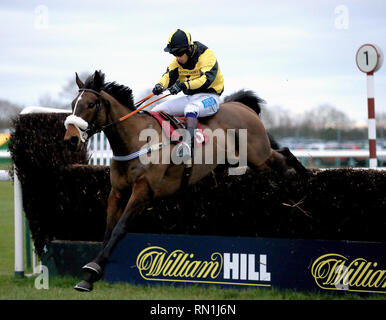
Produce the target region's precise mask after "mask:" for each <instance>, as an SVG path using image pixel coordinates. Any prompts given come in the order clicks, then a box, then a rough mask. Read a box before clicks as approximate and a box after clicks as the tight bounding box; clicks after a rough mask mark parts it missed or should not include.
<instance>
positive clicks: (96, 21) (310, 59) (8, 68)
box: [0, 0, 386, 121]
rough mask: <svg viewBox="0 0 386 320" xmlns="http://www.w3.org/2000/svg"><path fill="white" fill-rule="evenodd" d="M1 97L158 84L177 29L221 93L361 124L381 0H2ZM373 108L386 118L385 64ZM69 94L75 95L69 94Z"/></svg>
mask: <svg viewBox="0 0 386 320" xmlns="http://www.w3.org/2000/svg"><path fill="white" fill-rule="evenodd" d="M0 26H1V28H0V39H1V50H0V99H6V100H9V101H10V102H13V103H18V104H22V105H24V106H29V105H38V103H39V98H40V97H42V96H44V95H49V96H51V97H52V98H54V99H59V98H60V96H59V93H60V92H61V90H62V88H63V86H65V85H66V84H67V83H68V82H69V81H71V80H72V79H73V80H74V81H75V72H78V73H79V72H83V71H90V72H93V71H95V70H102V71H103V72H104V73H105V74H106V80H108V81H117V82H119V83H122V84H125V85H127V86H129V87H130V88H131V89H133V91H134V94H135V100H139V99H141V98H142V95H143V92H144V91H145V90H146V89H151V88H153V86H154V85H155V84H156V83H157V82H158V80H159V79H160V77H161V75H162V74H163V73H164V72H165V71H166V67H167V66H168V64H169V63H170V62H171V59H172V56H170V55H169V54H167V53H165V52H164V51H163V48H164V47H165V46H166V44H167V40H168V38H169V36H170V34H171V33H172V32H173V31H174V30H176V29H177V28H180V29H184V30H186V31H188V32H190V34H191V36H192V39H193V40H196V41H200V42H202V43H204V44H205V45H207V46H208V47H209V48H211V49H212V50H213V51H214V53H215V55H216V57H217V60H218V63H219V66H220V69H221V71H222V73H223V75H224V79H225V91H224V93H223V96H225V95H227V94H230V93H232V92H234V91H237V90H239V89H251V90H253V91H255V92H256V93H257V94H258V95H259V96H261V97H262V98H263V99H265V100H266V102H267V107H268V108H269V107H272V108H274V106H280V107H281V108H283V109H286V110H288V111H289V112H290V113H291V114H294V115H296V114H301V113H303V112H305V111H307V110H310V109H312V108H315V107H317V106H319V105H322V104H329V105H332V106H334V107H336V108H337V109H339V110H341V111H343V112H345V113H346V114H347V115H348V116H349V118H350V119H352V120H355V121H366V120H367V91H366V74H365V73H362V72H361V71H359V69H358V68H357V66H356V62H355V56H356V52H357V50H358V49H359V47H360V46H361V45H363V44H366V43H371V44H376V45H378V46H379V47H380V48H381V49H383V50H384V51H385V52H386V1H384V0H379V1H376V0H373V1H371V0H370V1H368V0H366V1H365V0H352V1H344V0H337V1H335V0H324V1H310V0H308V1H306V0H294V1H291V0H279V1H275V0H271V1H266V0H264V1H256V0H253V1H246V0H237V1H235V0H233V1H228V0H222V1H208V0H195V1H181V0H177V1H175V0H162V1H159V0H142V1H134V0H133V1H117V0H113V1H105V0H103V1H102V0H77V1H74V0H67V1H56V0H51V1H43V0H39V1H33V0H29V1H17V0H1V1H0ZM374 79H375V109H376V114H377V113H381V112H382V113H385V112H386V90H385V89H386V66H383V67H381V68H380V70H379V71H377V72H376V73H375V76H374ZM74 98H75V97H74Z"/></svg>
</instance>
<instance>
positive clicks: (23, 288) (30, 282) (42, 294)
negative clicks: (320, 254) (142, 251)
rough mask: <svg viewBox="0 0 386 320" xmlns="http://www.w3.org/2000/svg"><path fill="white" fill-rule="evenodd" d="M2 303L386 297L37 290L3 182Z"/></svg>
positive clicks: (58, 286) (69, 282)
mask: <svg viewBox="0 0 386 320" xmlns="http://www.w3.org/2000/svg"><path fill="white" fill-rule="evenodd" d="M0 228H1V229H0V300H97V299H100V300H126V299H128V300H230V299H231V300H240V299H241V300H252V299H253V300H364V299H365V300H385V299H386V295H371V296H367V297H361V296H358V295H355V294H344V295H334V294H327V293H316V292H296V291H291V290H277V289H260V288H259V289H257V288H248V289H241V290H238V289H222V288H219V287H216V286H212V287H200V286H186V287H184V286H178V287H173V286H166V285H157V286H134V285H131V284H127V283H118V284H108V283H106V282H103V281H99V282H98V283H96V284H95V286H94V291H92V292H91V293H81V292H77V291H75V290H74V289H73V287H74V285H75V284H76V283H77V282H78V281H79V280H80V279H76V278H72V277H50V278H49V283H48V285H49V289H48V290H45V289H40V290H38V289H36V288H35V277H31V278H27V277H25V278H15V277H14V275H13V270H14V265H13V259H14V252H13V246H14V237H13V184H12V183H11V182H9V181H0ZM38 280H39V279H38Z"/></svg>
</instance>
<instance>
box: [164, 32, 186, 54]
mask: <svg viewBox="0 0 386 320" xmlns="http://www.w3.org/2000/svg"><path fill="white" fill-rule="evenodd" d="M191 45H193V42H192V37H191V35H190V33H188V32H186V31H184V30H181V29H177V30H176V31H174V32H173V33H172V34H171V35H170V37H169V40H168V44H167V46H166V48H165V49H164V51H165V52H169V53H175V52H177V51H179V50H180V49H183V48H186V49H188V48H189V47H190V46H191Z"/></svg>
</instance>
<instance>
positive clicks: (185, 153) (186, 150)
mask: <svg viewBox="0 0 386 320" xmlns="http://www.w3.org/2000/svg"><path fill="white" fill-rule="evenodd" d="M176 154H177V156H178V157H179V158H182V161H183V162H185V161H186V160H188V159H189V158H191V157H192V150H191V147H190V145H189V144H188V143H186V142H184V141H182V142H181V143H180V144H179V145H177V150H176Z"/></svg>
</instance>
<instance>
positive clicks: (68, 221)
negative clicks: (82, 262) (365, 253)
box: [9, 114, 386, 254]
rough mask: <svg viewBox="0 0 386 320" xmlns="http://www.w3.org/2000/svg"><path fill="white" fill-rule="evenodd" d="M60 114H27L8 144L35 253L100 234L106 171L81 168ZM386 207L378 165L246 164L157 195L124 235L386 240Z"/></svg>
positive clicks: (385, 181)
mask: <svg viewBox="0 0 386 320" xmlns="http://www.w3.org/2000/svg"><path fill="white" fill-rule="evenodd" d="M64 119H65V115H63V114H31V115H22V116H19V117H18V118H17V119H15V121H14V122H13V125H14V129H13V132H12V135H11V142H10V145H9V149H10V152H11V155H12V159H13V161H14V163H15V165H16V168H17V172H18V176H19V179H20V182H21V184H22V190H23V206H24V211H25V213H26V217H27V219H28V223H29V226H30V229H31V233H32V237H33V239H34V242H35V247H36V249H37V251H38V253H39V254H40V253H41V252H42V250H43V248H44V245H45V244H47V243H48V242H50V241H52V240H73V241H74V240H83V241H102V239H103V234H104V228H105V219H106V214H105V210H106V206H107V197H108V194H109V191H110V188H111V185H110V179H109V167H107V166H91V165H87V163H88V157H89V155H88V154H87V151H86V149H85V148H84V149H83V150H82V151H80V152H77V153H74V152H69V151H67V150H66V148H65V145H64V143H63V137H64V132H65V130H64V126H63V122H64ZM129 196H130V195H129V194H128V195H127V197H129ZM385 207H386V172H383V171H376V170H353V169H339V170H326V171H318V170H314V171H313V175H311V176H310V177H305V178H299V177H296V176H293V177H288V178H283V177H281V176H278V175H277V174H276V173H275V172H255V171H252V170H248V171H247V173H246V174H244V175H242V176H229V175H227V170H226V168H225V167H224V166H219V167H218V168H217V169H216V170H215V172H214V173H213V174H211V175H209V176H207V177H206V178H204V179H203V180H202V181H200V182H199V183H197V184H196V185H194V186H192V187H190V188H188V189H186V190H181V191H179V192H177V193H176V194H174V195H172V196H170V197H167V198H164V199H156V200H153V201H152V202H151V204H150V206H149V207H148V208H147V210H146V211H145V212H144V213H143V214H142V215H139V216H137V218H136V219H135V220H134V221H133V223H132V225H131V228H130V232H138V233H173V234H201V235H223V236H252V237H278V238H303V239H331V240H363V241H385V240H386V233H385V230H386V214H385Z"/></svg>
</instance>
